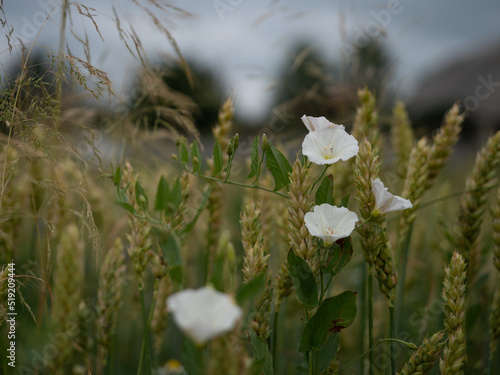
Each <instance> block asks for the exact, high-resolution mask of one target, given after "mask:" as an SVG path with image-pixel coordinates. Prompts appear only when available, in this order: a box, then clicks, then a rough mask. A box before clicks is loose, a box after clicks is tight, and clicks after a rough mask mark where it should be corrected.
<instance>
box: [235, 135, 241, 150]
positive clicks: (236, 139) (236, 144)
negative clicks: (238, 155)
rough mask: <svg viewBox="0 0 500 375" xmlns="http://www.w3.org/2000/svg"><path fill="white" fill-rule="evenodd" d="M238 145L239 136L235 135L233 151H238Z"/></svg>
mask: <svg viewBox="0 0 500 375" xmlns="http://www.w3.org/2000/svg"><path fill="white" fill-rule="evenodd" d="M239 145H240V135H239V134H238V133H236V135H235V136H234V151H236V150H237V149H238V146H239Z"/></svg>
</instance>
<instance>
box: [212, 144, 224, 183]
mask: <svg viewBox="0 0 500 375" xmlns="http://www.w3.org/2000/svg"><path fill="white" fill-rule="evenodd" d="M213 157H214V176H218V175H220V173H221V172H222V167H223V160H224V159H223V158H222V149H221V147H220V143H219V141H217V142H215V145H214V156H213Z"/></svg>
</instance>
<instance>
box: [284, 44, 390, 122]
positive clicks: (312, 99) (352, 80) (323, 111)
mask: <svg viewBox="0 0 500 375" xmlns="http://www.w3.org/2000/svg"><path fill="white" fill-rule="evenodd" d="M344 46H347V47H348V48H345V49H344V51H342V52H343V53H342V55H343V60H342V61H340V60H339V61H332V62H328V61H325V60H324V59H323V58H322V57H321V56H320V55H319V54H318V53H317V52H316V50H315V49H314V46H313V45H312V44H311V43H301V44H297V45H296V46H295V47H293V48H292V52H291V54H290V55H291V56H292V59H291V61H287V63H286V65H285V67H284V68H283V69H282V72H281V73H280V75H279V77H278V80H277V82H278V83H277V88H276V95H275V100H274V103H275V107H276V108H277V109H281V111H280V113H282V112H283V109H286V111H285V112H286V113H287V114H289V115H293V116H295V117H297V116H298V117H300V116H302V115H303V114H307V115H309V116H325V117H326V118H328V119H330V120H331V121H338V122H340V123H345V122H346V121H349V120H348V119H351V118H352V117H353V112H354V111H355V108H356V105H357V95H356V92H357V90H358V88H361V87H365V86H366V87H368V88H370V89H371V90H372V91H374V92H375V93H376V94H377V97H378V99H379V103H387V104H390V103H391V102H392V98H390V95H388V86H389V85H388V84H389V83H390V68H391V67H390V60H389V56H388V54H387V52H386V49H385V48H384V47H383V45H382V44H381V43H380V41H379V40H377V39H374V38H372V39H367V42H366V43H365V44H363V45H359V46H358V45H355V44H344ZM384 106H385V105H384ZM298 123H299V122H297V124H298Z"/></svg>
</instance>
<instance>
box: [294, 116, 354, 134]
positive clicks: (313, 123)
mask: <svg viewBox="0 0 500 375" xmlns="http://www.w3.org/2000/svg"><path fill="white" fill-rule="evenodd" d="M300 119H301V120H302V122H303V123H304V125H305V126H306V128H307V130H309V131H310V132H314V131H317V130H322V129H327V128H331V127H334V126H340V127H342V129H344V125H337V124H334V123H333V122H331V121H329V120H328V119H327V118H326V117H324V116H321V117H313V116H306V115H303V116H302V117H301V118H300Z"/></svg>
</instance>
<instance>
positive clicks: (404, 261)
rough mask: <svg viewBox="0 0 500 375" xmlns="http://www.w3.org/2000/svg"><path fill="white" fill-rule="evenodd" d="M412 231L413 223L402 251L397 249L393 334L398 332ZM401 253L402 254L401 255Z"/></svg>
mask: <svg viewBox="0 0 500 375" xmlns="http://www.w3.org/2000/svg"><path fill="white" fill-rule="evenodd" d="M412 231H413V223H411V224H410V226H409V227H408V232H407V233H406V238H405V240H404V242H403V249H398V250H399V251H398V253H397V257H396V259H401V264H400V266H399V274H400V275H401V276H400V278H399V281H398V284H397V285H396V312H397V314H396V322H395V326H394V333H396V334H397V332H399V327H400V323H401V311H402V306H403V291H404V285H405V280H406V268H407V265H408V254H409V252H410V241H411V234H412ZM401 253H402V254H401Z"/></svg>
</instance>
